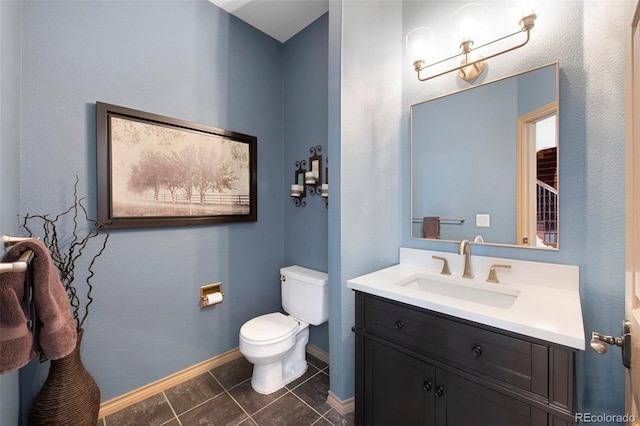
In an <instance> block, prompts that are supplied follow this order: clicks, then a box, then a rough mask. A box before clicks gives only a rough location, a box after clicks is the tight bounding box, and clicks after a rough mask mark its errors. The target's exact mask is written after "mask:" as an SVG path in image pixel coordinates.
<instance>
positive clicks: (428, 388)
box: [422, 381, 433, 392]
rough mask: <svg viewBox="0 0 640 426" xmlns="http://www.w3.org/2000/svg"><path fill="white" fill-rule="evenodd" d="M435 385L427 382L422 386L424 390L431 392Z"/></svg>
mask: <svg viewBox="0 0 640 426" xmlns="http://www.w3.org/2000/svg"><path fill="white" fill-rule="evenodd" d="M432 386H433V385H432V384H431V382H430V381H429V382H425V383H424V385H423V386H422V388H423V389H424V391H425V392H429V391H430V390H431V387H432Z"/></svg>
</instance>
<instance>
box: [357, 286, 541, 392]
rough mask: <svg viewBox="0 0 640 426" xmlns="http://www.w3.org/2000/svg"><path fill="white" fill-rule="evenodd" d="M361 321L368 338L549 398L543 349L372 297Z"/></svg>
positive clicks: (368, 300)
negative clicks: (391, 343) (372, 337)
mask: <svg viewBox="0 0 640 426" xmlns="http://www.w3.org/2000/svg"><path fill="white" fill-rule="evenodd" d="M363 319H364V324H363V325H364V328H365V330H366V331H367V332H369V333H372V334H375V335H378V336H380V337H383V338H386V339H388V340H389V341H391V342H393V343H396V344H399V345H401V346H404V347H407V348H409V349H412V350H415V351H417V352H420V353H424V354H425V355H428V356H431V357H434V358H436V359H440V360H442V361H444V362H447V363H455V364H458V365H460V366H462V367H464V368H468V369H471V370H475V371H478V372H480V373H483V374H486V375H488V376H490V377H493V378H496V379H498V380H501V381H503V382H506V383H509V384H512V385H514V386H518V387H520V388H522V389H526V390H528V391H532V392H535V393H537V394H539V395H541V396H545V397H546V396H547V393H548V390H547V388H548V386H547V383H548V379H547V378H548V355H547V354H548V349H547V348H546V347H545V346H541V345H537V344H534V343H531V342H527V341H525V340H521V339H518V338H515V337H511V336H506V335H504V334H500V333H497V332H494V331H489V330H485V329H483V328H479V327H474V326H472V325H468V324H465V323H463V322H457V321H456V320H453V319H450V318H449V317H445V316H440V315H434V314H432V313H429V312H427V311H426V310H423V309H420V308H414V307H411V306H408V305H405V304H399V303H397V302H393V301H388V300H386V299H380V298H377V297H371V296H367V297H365V300H364V318H363Z"/></svg>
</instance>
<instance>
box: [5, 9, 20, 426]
mask: <svg viewBox="0 0 640 426" xmlns="http://www.w3.org/2000/svg"><path fill="white" fill-rule="evenodd" d="M21 8H22V4H21V2H19V1H2V2H0V182H1V183H2V192H1V193H0V233H6V234H14V235H15V233H16V231H17V229H18V220H17V215H18V213H19V211H18V205H19V201H20V135H21V129H20V16H21ZM0 253H4V249H1V250H0ZM0 256H1V255H0ZM19 374H20V373H19V372H18V371H14V372H11V373H7V374H3V375H0V425H15V424H17V423H18V418H19V410H18V404H19V395H20V391H19Z"/></svg>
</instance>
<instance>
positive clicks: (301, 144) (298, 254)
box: [282, 14, 339, 352]
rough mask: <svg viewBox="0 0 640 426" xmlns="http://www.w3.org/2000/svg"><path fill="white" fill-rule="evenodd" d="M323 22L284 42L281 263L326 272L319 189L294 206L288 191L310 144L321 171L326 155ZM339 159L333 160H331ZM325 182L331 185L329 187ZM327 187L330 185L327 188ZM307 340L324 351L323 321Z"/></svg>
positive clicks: (325, 326)
mask: <svg viewBox="0 0 640 426" xmlns="http://www.w3.org/2000/svg"><path fill="white" fill-rule="evenodd" d="M328 25H329V15H328V14H325V15H323V16H322V17H320V18H318V19H317V20H316V21H315V22H313V23H312V24H310V25H309V26H308V27H306V28H305V29H304V30H302V31H301V32H300V33H298V34H297V35H295V36H294V37H292V38H291V39H289V40H288V41H287V42H286V43H285V46H284V122H285V130H284V146H285V149H284V184H283V185H282V193H283V197H284V224H285V225H284V258H285V264H287V265H300V266H304V267H306V268H311V269H316V270H318V271H323V272H328V267H329V266H328V255H329V251H328V247H327V242H328V238H327V235H328V227H327V224H328V210H327V208H326V207H325V203H324V199H323V198H322V197H320V195H316V196H311V195H309V193H308V192H307V197H306V198H305V199H304V201H305V203H306V206H305V207H302V206H300V207H296V205H295V202H294V200H293V199H292V198H291V197H290V196H289V194H290V191H289V189H290V187H291V185H292V184H293V183H294V171H295V170H296V167H295V163H296V161H301V160H305V161H306V169H307V170H309V166H310V165H309V156H311V153H310V152H309V149H310V148H311V147H316V146H318V145H319V146H320V151H319V152H318V153H319V154H322V159H323V160H322V161H323V166H322V174H323V176H324V174H325V168H326V167H327V165H332V164H333V163H331V164H329V163H327V162H326V159H327V157H328V153H329V151H328V144H327V142H328V136H327V131H328V128H327V120H328V118H327V114H328V106H327V102H328V93H327V92H328V81H327V78H328V74H327V67H326V64H327V61H328V57H327V55H328ZM338 164H339V163H336V166H337V165H338ZM329 173H331V170H330V171H329ZM330 188H331V187H330ZM330 192H331V189H330ZM309 342H310V343H312V344H314V345H316V346H318V347H319V348H321V349H323V350H324V351H326V352H329V326H328V323H327V324H323V325H320V326H317V327H311V328H310V336H309Z"/></svg>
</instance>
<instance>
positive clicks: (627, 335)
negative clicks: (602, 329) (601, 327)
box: [591, 320, 631, 368]
mask: <svg viewBox="0 0 640 426" xmlns="http://www.w3.org/2000/svg"><path fill="white" fill-rule="evenodd" d="M607 345H616V346H620V347H621V348H622V364H624V366H625V367H627V368H631V330H630V325H629V321H626V320H625V321H622V337H613V336H605V335H603V334H600V333H598V332H597V331H594V332H592V333H591V349H593V350H594V351H596V352H598V353H599V354H603V353H605V352H607V349H608V348H609V347H608V346H607Z"/></svg>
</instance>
